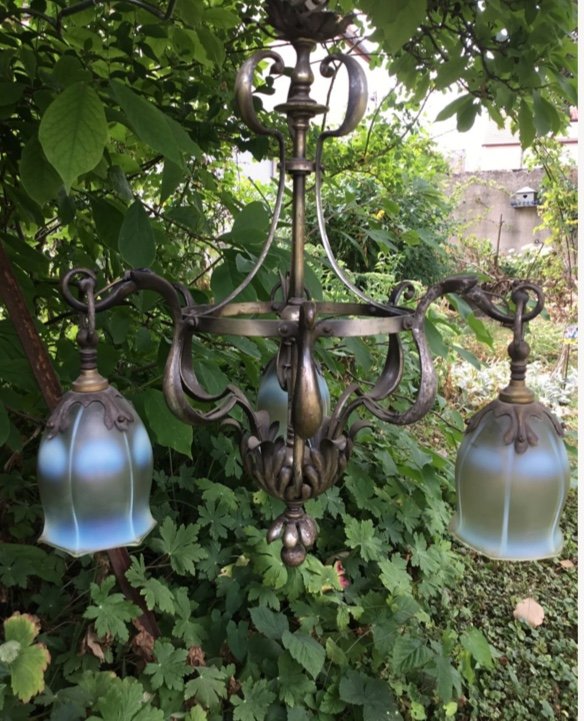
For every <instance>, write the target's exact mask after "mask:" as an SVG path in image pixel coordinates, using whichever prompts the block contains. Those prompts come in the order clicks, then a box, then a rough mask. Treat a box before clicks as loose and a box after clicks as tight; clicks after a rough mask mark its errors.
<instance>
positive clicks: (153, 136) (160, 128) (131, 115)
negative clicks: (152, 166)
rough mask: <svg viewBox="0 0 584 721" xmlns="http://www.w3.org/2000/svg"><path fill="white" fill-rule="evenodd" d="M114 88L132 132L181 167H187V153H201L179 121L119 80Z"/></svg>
mask: <svg viewBox="0 0 584 721" xmlns="http://www.w3.org/2000/svg"><path fill="white" fill-rule="evenodd" d="M110 87H111V89H112V92H113V95H114V98H115V99H116V101H117V102H118V103H119V105H120V107H121V108H122V110H123V111H124V113H125V115H126V118H127V120H128V123H129V124H130V126H131V128H132V130H133V131H134V132H135V133H136V135H137V136H138V137H139V138H140V140H141V141H142V142H144V143H146V145H149V146H150V147H151V148H153V149H154V150H156V151H157V152H159V153H161V154H162V155H164V157H165V158H168V160H170V161H171V162H172V163H174V164H175V165H178V166H179V167H180V168H184V167H185V163H184V158H183V154H187V155H198V154H199V152H200V150H199V147H198V146H197V144H196V143H195V142H193V141H192V140H191V138H190V136H189V135H188V133H187V132H186V130H185V129H184V128H183V127H182V125H179V123H177V122H176V120H174V119H173V118H171V117H169V116H168V115H166V113H163V112H162V110H159V109H158V108H157V107H156V106H155V105H153V104H152V103H151V102H150V101H148V100H146V99H145V98H143V97H142V96H141V95H138V94H137V93H135V92H134V91H133V90H130V88H129V87H128V86H127V85H124V84H123V83H121V82H119V81H118V80H112V82H111V83H110Z"/></svg>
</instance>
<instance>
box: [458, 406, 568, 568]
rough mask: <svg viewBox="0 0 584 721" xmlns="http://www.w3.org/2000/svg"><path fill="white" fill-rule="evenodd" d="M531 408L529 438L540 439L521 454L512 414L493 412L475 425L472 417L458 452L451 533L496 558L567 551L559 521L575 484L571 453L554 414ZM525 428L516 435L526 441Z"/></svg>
mask: <svg viewBox="0 0 584 721" xmlns="http://www.w3.org/2000/svg"><path fill="white" fill-rule="evenodd" d="M506 405H507V406H509V405H511V404H506ZM530 406H531V407H533V409H534V410H533V411H532V412H530V410H529V409H527V408H525V409H521V412H523V415H524V418H525V419H527V422H528V427H527V428H523V431H525V430H526V431H527V434H526V435H525V438H527V437H529V436H531V440H533V439H534V438H535V439H536V442H535V443H534V444H531V443H525V444H524V448H522V450H521V452H518V451H517V450H516V447H515V443H514V442H513V440H514V439H513V438H511V440H510V436H511V435H512V434H510V430H511V429H512V426H511V424H512V423H513V422H514V419H513V417H512V416H510V415H509V414H508V413H503V414H501V413H496V412H495V410H487V412H486V413H484V415H483V416H482V418H480V421H479V422H478V424H476V426H474V427H473V425H472V421H471V427H470V430H469V432H468V433H467V435H466V436H465V438H464V440H463V442H462V444H461V446H460V449H459V452H458V457H457V460H456V472H455V475H456V490H457V494H458V499H457V511H456V514H455V515H454V518H453V519H452V522H451V531H452V533H453V535H454V536H455V537H456V538H457V539H458V540H459V541H461V542H462V543H464V544H466V545H467V546H470V547H471V548H473V549H474V550H476V551H479V552H480V553H482V554H484V555H485V556H488V557H490V558H495V559H501V560H508V561H534V560H537V559H541V558H549V557H552V556H555V555H557V554H558V553H559V552H560V551H561V548H562V544H563V536H562V532H561V531H560V528H559V525H558V522H559V518H560V514H561V511H562V508H563V506H564V502H565V500H566V495H567V492H568V489H569V485H570V479H569V475H570V472H569V465H568V456H567V453H566V449H565V447H564V444H563V441H562V439H561V437H560V435H559V434H558V429H557V427H556V426H555V425H554V423H553V422H552V420H551V418H550V415H549V414H548V413H547V411H545V409H543V407H542V406H540V404H538V403H533V404H530ZM499 409H500V406H499ZM525 411H527V412H525ZM479 416H480V414H479ZM477 417H478V416H477ZM515 421H516V419H515ZM519 427H521V424H519ZM523 431H521V430H520V431H519V435H518V436H516V437H517V438H519V440H521V441H524V436H523V435H522V432H523ZM533 434H534V435H533ZM525 445H526V446H527V447H526V448H525Z"/></svg>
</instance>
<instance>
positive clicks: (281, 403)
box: [257, 359, 331, 436]
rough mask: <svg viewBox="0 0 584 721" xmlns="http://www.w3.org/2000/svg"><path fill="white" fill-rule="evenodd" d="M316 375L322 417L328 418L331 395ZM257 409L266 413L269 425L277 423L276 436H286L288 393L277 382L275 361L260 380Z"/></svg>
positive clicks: (319, 375) (320, 378) (321, 379)
mask: <svg viewBox="0 0 584 721" xmlns="http://www.w3.org/2000/svg"><path fill="white" fill-rule="evenodd" d="M317 375H318V389H319V391H320V399H321V401H322V409H323V416H328V414H329V413H330V405H331V394H330V391H329V389H328V386H327V384H326V381H325V379H324V376H323V375H322V373H320V371H318V373H317ZM257 407H258V410H262V411H267V412H268V414H269V416H270V422H271V423H273V422H274V421H277V422H278V435H280V436H286V428H287V426H288V393H287V392H286V391H285V390H284V389H283V388H282V386H281V385H280V381H279V380H278V373H277V371H276V362H275V359H272V360H271V361H270V362H269V363H268V365H267V366H266V369H265V371H264V372H263V374H262V377H261V379H260V387H259V388H258V400H257Z"/></svg>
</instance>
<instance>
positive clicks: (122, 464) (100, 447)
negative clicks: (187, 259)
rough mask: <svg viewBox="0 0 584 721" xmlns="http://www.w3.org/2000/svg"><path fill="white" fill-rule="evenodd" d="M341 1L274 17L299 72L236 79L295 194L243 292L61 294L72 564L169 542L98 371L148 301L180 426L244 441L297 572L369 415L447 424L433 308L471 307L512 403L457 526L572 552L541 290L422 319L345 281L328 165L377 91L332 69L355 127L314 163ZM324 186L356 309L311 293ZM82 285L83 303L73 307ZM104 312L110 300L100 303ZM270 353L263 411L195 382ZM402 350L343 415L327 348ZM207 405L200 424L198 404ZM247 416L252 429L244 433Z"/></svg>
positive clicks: (468, 535) (473, 468)
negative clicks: (370, 340)
mask: <svg viewBox="0 0 584 721" xmlns="http://www.w3.org/2000/svg"><path fill="white" fill-rule="evenodd" d="M325 5H326V2H324V3H323V2H312V0H309V1H308V2H306V3H299V2H294V1H293V0H268V1H267V11H268V18H269V21H270V23H271V24H272V26H273V27H274V28H275V29H276V31H277V33H278V35H279V37H280V38H282V39H284V40H286V41H288V42H290V43H291V45H292V46H293V47H294V49H295V51H296V63H295V66H294V67H293V68H292V69H291V70H289V69H288V70H287V69H286V68H285V66H284V62H283V60H282V58H281V57H280V55H278V53H276V52H274V51H273V50H262V51H260V52H257V53H256V54H255V55H254V56H253V57H251V58H250V59H249V60H247V62H245V63H244V65H243V66H242V68H241V69H240V71H239V74H238V76H237V81H236V86H235V97H236V101H237V105H238V108H239V112H240V114H241V117H242V118H243V120H244V122H245V123H246V124H247V126H248V127H249V128H250V129H251V130H252V131H254V132H255V133H257V134H259V135H263V136H268V137H270V138H272V139H273V140H274V141H275V143H276V144H277V146H278V148H279V181H278V192H277V197H276V201H275V207H274V213H273V217H272V221H271V225H270V228H269V232H268V236H267V238H266V239H265V243H264V245H263V248H262V250H261V252H260V253H259V256H258V257H257V261H256V263H255V265H254V266H253V268H252V269H251V270H250V272H249V273H248V275H247V277H246V278H245V280H244V281H243V282H242V283H241V284H240V285H239V286H238V287H236V288H234V289H233V290H232V292H230V293H229V295H228V296H227V297H226V298H223V299H222V300H219V301H217V302H215V303H214V304H210V305H200V304H197V303H195V302H194V300H193V298H192V296H191V294H190V293H189V290H188V289H187V288H186V287H185V286H184V285H182V284H180V283H174V282H171V281H169V280H166V279H164V278H162V277H160V276H158V275H156V274H155V273H153V272H151V271H150V270H147V269H135V270H129V271H127V272H126V274H125V275H124V277H123V278H122V279H121V280H119V281H118V282H116V283H115V284H114V285H113V286H111V287H109V289H107V290H106V291H105V292H99V293H96V278H95V275H94V274H93V272H92V271H90V270H87V269H83V268H76V269H73V270H71V271H69V272H68V273H67V274H66V275H65V277H64V278H63V280H62V292H63V295H64V298H65V300H66V302H67V303H68V304H69V305H70V306H71V307H72V308H73V309H75V310H76V311H78V312H79V314H80V317H81V321H80V329H79V333H78V337H77V340H78V344H79V346H80V353H81V374H80V376H79V378H78V379H77V381H75V383H74V384H73V389H72V390H71V391H69V392H68V393H66V394H65V395H64V397H63V398H62V400H61V402H60V404H59V406H58V407H57V408H56V410H55V411H54V412H53V414H52V415H51V417H50V419H49V421H48V423H47V428H46V431H45V434H44V436H43V440H42V442H41V447H40V451H39V461H38V479H39V486H40V493H41V500H42V503H43V507H44V511H45V527H44V531H43V534H42V536H41V539H40V540H41V541H43V542H45V543H48V544H50V545H52V546H55V547H56V548H59V549H62V550H64V551H66V552H68V553H70V554H72V555H74V556H76V555H82V554H85V553H93V552H95V551H99V550H106V549H110V548H114V547H119V546H130V545H137V544H139V543H140V542H141V541H142V540H143V539H144V537H145V536H146V535H147V534H148V532H149V531H150V530H151V529H152V527H153V526H154V523H155V522H154V519H153V517H152V515H151V513H150V508H149V500H148V499H149V492H150V485H151V480H152V448H151V446H150V442H149V440H148V434H147V432H146V429H145V428H144V425H143V424H142V422H141V421H140V419H139V418H138V416H137V414H136V412H135V410H134V409H133V407H132V406H131V404H130V403H129V402H128V401H126V400H125V399H124V398H123V397H122V396H121V394H120V393H119V392H118V391H117V390H116V389H115V388H113V387H112V386H110V385H109V383H108V382H107V380H106V379H104V378H103V377H102V376H101V375H100V374H99V372H98V371H97V353H96V347H97V342H98V338H97V334H96V330H95V316H96V313H99V312H102V311H106V310H108V309H110V308H112V307H114V306H117V305H119V304H121V303H123V302H124V301H125V299H126V298H128V296H129V295H131V294H132V293H136V292H138V291H142V290H152V291H155V292H157V293H158V294H160V295H161V296H162V298H163V299H164V301H165V303H166V306H167V308H168V310H169V313H170V315H171V318H172V322H173V327H174V332H173V340H172V346H171V349H170V352H169V355H168V359H167V362H166V367H165V372H164V381H163V390H164V395H165V398H166V401H167V403H168V406H169V408H170V409H171V410H172V412H173V413H174V414H175V415H176V416H177V417H178V418H180V419H181V420H182V421H184V422H185V423H190V424H193V425H198V424H201V423H217V422H220V423H222V424H224V425H229V426H231V427H232V428H235V430H236V431H237V432H238V433H239V438H240V452H241V459H242V462H243V466H244V470H245V472H246V474H247V476H249V477H250V478H251V479H253V480H254V481H255V482H256V483H257V484H258V485H259V487H260V488H262V489H264V490H265V491H266V492H267V493H269V494H270V495H271V496H273V497H275V498H277V499H280V500H281V501H283V502H284V503H285V506H286V508H285V511H284V512H283V513H282V515H281V516H280V517H279V518H277V519H276V521H275V522H274V523H272V525H271V526H270V528H269V530H268V532H267V534H268V540H269V541H271V542H274V541H276V540H278V539H281V542H282V559H283V562H284V563H285V564H287V565H288V566H297V565H299V564H301V563H302V562H303V560H304V559H305V557H306V554H307V550H308V549H310V548H311V547H312V546H313V545H314V543H315V541H316V538H317V532H318V530H317V526H316V523H315V521H314V520H313V519H312V518H310V516H308V515H307V514H306V512H305V510H304V504H305V502H306V501H308V500H309V499H311V498H315V497H317V496H319V495H320V494H322V493H324V492H325V491H326V490H327V489H328V488H330V487H331V486H332V485H334V484H335V483H338V482H339V481H340V480H341V478H342V476H343V472H344V470H345V468H346V466H347V463H348V461H349V458H350V456H351V450H352V448H353V444H354V442H355V438H356V436H357V434H358V433H359V431H360V430H362V429H363V428H364V427H365V426H367V421H366V420H358V421H356V422H353V423H351V418H352V417H353V415H354V412H355V411H357V410H358V409H360V408H364V409H365V410H366V411H367V412H368V413H370V414H372V415H374V416H376V417H377V418H379V419H381V420H382V421H386V422H387V423H392V424H397V425H407V424H410V423H413V422H415V421H417V420H419V419H420V418H422V417H423V416H424V415H425V414H426V413H428V411H429V410H430V409H431V408H432V406H433V404H434V401H435V397H436V392H437V379H436V373H435V369H434V365H433V361H432V356H431V353H430V350H429V347H428V341H427V339H426V336H425V333H424V319H425V314H426V312H427V310H428V308H429V306H430V304H431V303H432V302H433V301H435V300H437V299H438V298H440V297H442V296H444V295H446V294H457V295H459V296H460V297H462V298H464V300H465V301H466V302H467V303H469V304H470V305H471V306H472V307H473V308H475V309H478V310H480V311H482V313H484V314H486V315H487V316H489V317H490V318H492V319H494V320H496V321H498V322H499V323H501V324H502V325H503V326H505V327H507V328H509V329H510V330H511V331H512V335H513V339H512V342H511V344H510V346H509V355H510V358H511V380H510V382H509V385H508V386H507V387H506V388H505V389H503V390H502V391H501V392H500V394H499V397H498V398H497V399H496V400H494V401H493V402H492V403H490V404H489V405H488V406H487V407H486V408H484V409H483V410H482V411H480V412H479V413H478V414H477V415H476V416H474V417H473V418H472V419H471V421H470V423H469V425H468V430H467V434H466V436H465V438H464V440H463V443H462V445H461V448H460V451H459V455H458V459H457V464H456V485H457V493H458V502H457V509H456V513H455V516H454V518H453V521H452V524H451V530H452V532H453V534H454V535H455V536H456V537H457V538H458V539H459V540H461V541H462V542H463V543H465V544H467V545H469V546H471V547H472V548H474V549H476V550H478V551H480V552H482V553H484V554H486V555H488V556H490V557H493V558H501V559H509V560H533V559H536V558H545V557H549V556H553V555H555V554H557V553H559V551H560V549H561V546H562V535H561V532H560V530H559V526H558V521H559V517H560V513H561V510H562V507H563V505H564V502H565V498H566V494H567V490H568V486H569V468H568V460H567V454H566V451H565V448H564V445H563V442H562V440H561V435H562V429H561V427H560V424H559V422H558V421H557V420H556V419H555V418H554V417H553V416H552V414H551V413H550V412H549V411H548V410H546V409H545V408H544V407H543V406H542V405H541V404H540V403H538V402H537V400H536V399H535V397H534V395H533V393H532V392H531V391H530V390H529V389H528V388H527V387H526V385H525V375H526V365H527V358H528V354H529V346H528V345H527V343H526V342H525V340H524V331H525V327H526V325H527V323H529V321H531V320H533V319H534V318H535V317H536V316H537V315H538V314H539V313H541V311H542V309H543V295H542V291H541V290H540V288H538V287H537V286H536V285H534V284H532V283H529V282H521V283H517V284H516V285H515V286H514V288H513V290H512V292H511V298H510V301H511V302H510V303H509V302H507V303H506V302H505V299H504V298H502V297H494V296H493V295H492V294H491V293H487V292H486V291H485V290H484V289H483V288H481V286H480V285H479V281H478V279H477V278H476V277H474V276H470V275H462V276H454V277H449V278H446V279H445V280H443V281H441V282H439V283H437V284H435V285H433V286H431V287H430V288H429V289H428V290H427V291H426V293H425V294H424V295H423V297H422V298H421V300H420V301H419V302H418V304H417V306H416V307H415V308H414V309H411V308H407V307H405V306H403V305H401V303H402V298H403V297H409V294H410V293H411V290H412V287H411V285H410V284H409V283H407V282H402V283H400V284H399V285H398V286H397V287H396V288H395V289H394V290H393V292H392V293H391V295H390V297H389V298H388V299H387V301H378V300H374V299H372V298H370V297H368V296H367V295H366V294H365V293H364V292H363V291H362V290H360V289H359V288H358V287H356V286H355V285H354V284H353V283H352V282H351V280H350V279H349V278H348V277H347V275H346V274H345V273H344V272H343V270H342V268H341V267H340V265H339V263H338V262H337V260H336V258H335V254H334V251H333V248H332V246H331V243H330V241H329V238H328V236H327V229H326V223H325V217H324V212H323V203H322V197H321V196H322V184H323V165H322V158H323V148H324V145H325V142H326V141H329V140H331V139H333V138H336V137H340V136H344V135H347V134H348V133H350V132H351V131H353V130H354V129H355V128H356V127H357V125H358V123H359V121H360V120H361V118H362V117H363V115H364V112H365V108H366V103H367V83H366V78H365V74H364V72H363V70H362V68H361V66H360V65H359V63H358V62H357V61H356V60H355V59H354V58H352V57H351V56H349V55H345V54H340V53H338V54H333V55H329V56H327V57H326V59H325V60H323V61H322V63H321V65H320V72H321V74H322V75H323V76H325V77H329V78H330V77H332V76H333V75H334V74H335V73H336V72H337V70H338V69H339V68H340V67H344V68H345V71H346V73H347V76H348V80H349V86H348V87H349V90H348V101H347V107H346V112H345V116H344V119H343V121H342V123H341V124H340V126H339V127H338V128H337V129H335V130H325V131H323V132H321V133H320V135H319V136H318V138H317V140H316V147H315V151H314V155H313V157H310V156H309V153H308V143H307V139H308V133H309V129H310V124H311V121H312V120H313V119H314V118H315V117H317V116H319V115H322V114H323V113H325V112H326V111H327V110H328V108H327V107H326V106H325V105H323V104H320V103H318V102H317V101H316V100H314V99H313V98H312V97H311V86H312V84H313V81H314V75H313V72H312V69H311V53H312V52H313V51H314V49H315V47H316V44H317V43H318V42H325V41H327V40H332V39H334V38H337V37H339V36H341V35H342V34H343V32H344V31H345V29H346V28H347V26H348V24H349V23H350V22H351V17H350V16H349V17H340V16H338V15H337V14H335V13H333V12H329V11H327V10H326V9H324V6H325ZM264 61H270V62H271V73H273V74H276V75H283V74H285V73H286V74H287V75H289V78H290V87H289V92H288V96H287V100H286V102H285V103H283V104H281V105H279V106H277V107H276V110H277V111H278V112H280V113H282V114H284V115H285V117H286V119H287V124H288V131H289V136H290V137H289V142H288V141H287V139H286V138H285V136H284V134H283V133H282V132H281V131H280V130H278V129H275V128H272V127H269V126H267V125H265V124H264V123H263V122H262V120H261V119H260V117H259V116H258V114H257V112H256V109H255V107H256V106H255V103H254V78H255V76H256V72H257V71H258V67H259V65H260V64H261V63H264ZM287 176H290V177H291V185H292V231H291V239H290V247H291V265H290V269H289V272H288V274H287V275H286V276H282V277H280V278H279V279H278V281H277V282H276V283H275V285H274V288H273V291H272V294H271V298H270V300H268V301H258V302H238V301H237V297H238V296H239V295H240V294H241V293H242V291H244V289H246V288H247V287H248V286H249V285H250V283H251V282H252V280H253V279H254V277H255V276H256V274H257V273H258V271H259V270H260V268H261V267H262V265H263V263H264V261H265V259H266V257H267V255H268V253H269V252H270V248H271V246H272V244H273V241H274V238H275V234H276V230H277V227H278V222H279V218H280V214H281V210H282V205H283V198H284V193H285V189H286V184H287ZM311 176H314V192H315V206H316V216H317V224H318V230H319V234H320V239H321V242H322V245H323V247H324V251H325V253H326V256H327V258H328V262H329V264H330V267H331V268H332V270H333V272H334V273H335V275H336V276H337V278H338V279H339V280H340V281H341V282H342V283H343V284H344V286H345V287H346V288H347V289H348V290H350V291H351V293H352V294H353V296H354V298H355V300H354V301H353V302H342V303H341V302H328V301H323V302H316V301H314V300H312V299H311V297H310V295H309V293H308V291H307V290H306V287H305V239H306V212H305V209H306V201H307V179H309V178H310V177H311ZM74 286H76V287H77V288H78V290H79V291H80V293H75V292H74V291H73V287H74ZM96 297H99V298H100V300H99V301H96ZM207 334H210V335H227V336H245V337H261V338H272V339H275V340H276V341H277V342H278V352H277V353H276V355H275V356H274V358H272V360H271V361H270V362H269V363H268V365H267V367H266V368H265V369H264V371H263V374H262V378H261V382H260V387H259V389H258V393H257V398H256V399H255V401H254V400H252V399H249V398H248V397H247V396H246V395H245V393H244V392H243V391H242V390H241V389H240V388H238V387H237V386H235V385H228V386H227V387H226V388H225V389H224V390H223V391H222V392H221V393H219V394H216V395H213V394H210V393H208V392H207V391H206V390H205V388H204V387H203V386H202V385H201V383H200V382H199V379H198V378H197V375H196V373H195V370H194V366H193V351H192V341H193V338H195V337H204V336H205V335H207ZM405 334H409V335H410V336H411V338H412V339H413V344H414V346H415V348H416V351H417V355H418V360H419V382H418V389H417V394H416V397H415V398H414V399H413V400H412V402H411V404H410V406H409V407H408V408H407V409H406V410H405V411H396V410H394V409H392V407H391V397H392V394H394V392H395V391H396V389H397V388H398V386H399V384H400V381H401V379H402V375H403V368H404V351H403V344H402V340H401V338H402V337H403V336H404V335H405ZM357 336H358V337H365V336H387V339H388V340H387V355H386V360H385V364H384V366H383V369H382V371H381V373H380V375H379V378H377V380H376V381H375V383H374V384H373V385H372V387H367V389H364V388H363V387H362V386H361V385H360V384H359V383H358V382H354V383H351V384H350V385H348V386H347V387H346V388H345V390H344V391H343V392H342V394H341V395H340V397H339V398H337V399H336V400H334V401H333V399H331V398H330V394H329V391H328V387H327V384H326V381H325V379H324V377H323V375H322V374H321V372H320V369H319V367H318V365H317V362H316V360H315V347H316V345H317V343H318V342H319V339H321V338H350V337H357ZM191 400H194V401H196V402H197V403H198V404H199V405H200V404H201V403H204V404H206V405H207V407H208V408H209V410H206V411H201V410H199V409H197V408H195V407H194V406H193V405H192V404H191ZM237 409H239V411H238V412H241V411H242V412H243V416H244V418H245V424H243V423H241V422H240V421H239V420H236V419H235V418H233V417H232V416H231V414H232V411H234V410H237Z"/></svg>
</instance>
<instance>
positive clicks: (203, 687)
mask: <svg viewBox="0 0 584 721" xmlns="http://www.w3.org/2000/svg"><path fill="white" fill-rule="evenodd" d="M234 670H235V667H234V666H232V665H229V666H226V667H225V668H217V667H216V666H201V667H199V668H197V673H198V674H199V677H198V678H193V679H191V680H190V681H188V682H187V685H186V687H185V699H187V700H188V699H190V698H195V699H196V700H197V701H198V702H199V703H200V704H201V705H202V706H204V707H205V708H208V709H214V708H217V707H219V706H220V705H221V699H224V698H227V679H228V678H229V677H230V676H231V675H232V674H233V671H234Z"/></svg>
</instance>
